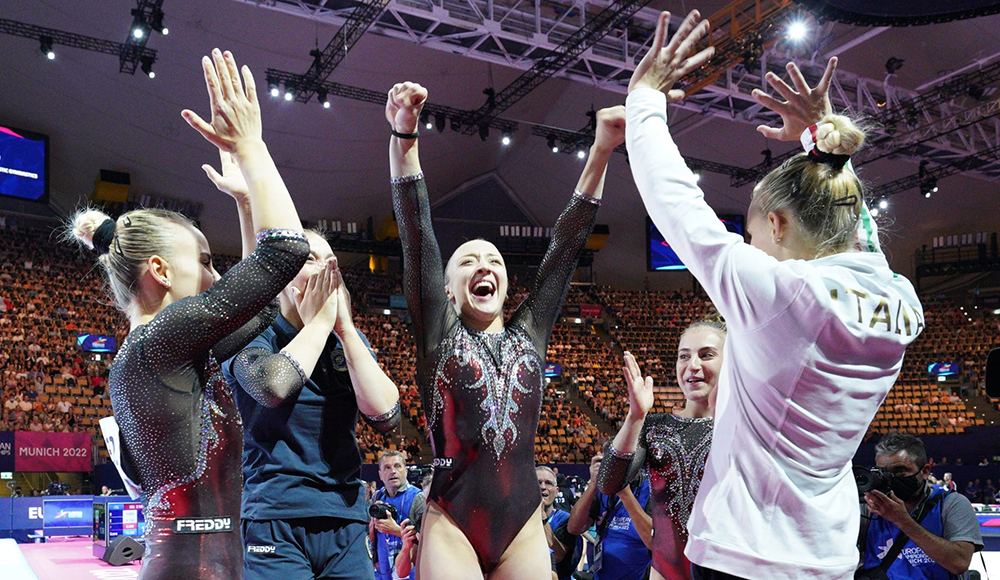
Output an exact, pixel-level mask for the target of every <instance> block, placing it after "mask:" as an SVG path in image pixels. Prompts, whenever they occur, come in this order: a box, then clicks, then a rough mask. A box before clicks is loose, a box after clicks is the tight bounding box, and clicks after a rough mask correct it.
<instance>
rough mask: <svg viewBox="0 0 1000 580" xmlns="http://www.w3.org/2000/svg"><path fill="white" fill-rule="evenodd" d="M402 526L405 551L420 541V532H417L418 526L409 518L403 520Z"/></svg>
mask: <svg viewBox="0 0 1000 580" xmlns="http://www.w3.org/2000/svg"><path fill="white" fill-rule="evenodd" d="M400 527H401V528H402V530H403V532H402V534H403V535H402V537H403V550H404V551H405V550H406V549H407V548H410V547H412V546H414V545H415V544H417V543H418V542H419V541H420V534H419V533H417V527H416V526H414V525H413V524H411V523H410V520H409V518H407V519H405V520H403V523H402V524H400Z"/></svg>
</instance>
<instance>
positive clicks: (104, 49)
mask: <svg viewBox="0 0 1000 580" xmlns="http://www.w3.org/2000/svg"><path fill="white" fill-rule="evenodd" d="M0 33H2V34H10V35H12V36H20V37H22V38H31V39H33V40H35V41H36V42H37V41H38V39H39V38H42V37H45V38H46V40H48V41H50V42H51V44H52V45H59V46H68V47H70V48H79V49H82V50H89V51H91V52H99V53H101V54H110V55H113V56H117V57H121V56H122V55H123V54H126V53H130V54H131V52H130V51H134V52H135V55H136V62H139V59H141V58H144V57H145V58H151V59H153V60H155V59H156V51H155V50H152V49H150V48H145V47H142V48H141V49H140V48H129V47H128V46H127V45H126V44H124V43H121V42H114V41H112V40H104V39H103V38H95V37H93V36H86V35H83V34H76V33H74V32H64V31H62V30H56V29H55V28H46V27H44V26H35V25H34V24H26V23H24V22H17V21H14V20H7V19H5V18H0ZM121 72H127V73H129V74H134V73H135V69H134V68H133V69H132V70H122V71H121Z"/></svg>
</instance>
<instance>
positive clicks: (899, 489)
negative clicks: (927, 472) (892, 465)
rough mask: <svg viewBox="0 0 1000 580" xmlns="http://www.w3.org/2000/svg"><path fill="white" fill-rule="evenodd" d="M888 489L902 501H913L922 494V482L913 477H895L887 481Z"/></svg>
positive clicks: (915, 476)
mask: <svg viewBox="0 0 1000 580" xmlns="http://www.w3.org/2000/svg"><path fill="white" fill-rule="evenodd" d="M889 489H891V490H892V493H894V494H896V497H898V498H899V499H901V500H903V501H913V500H915V499H917V498H919V497H920V494H922V493H923V492H924V480H923V479H920V478H918V477H917V475H916V474H914V475H905V476H898V475H895V476H893V477H892V479H890V480H889Z"/></svg>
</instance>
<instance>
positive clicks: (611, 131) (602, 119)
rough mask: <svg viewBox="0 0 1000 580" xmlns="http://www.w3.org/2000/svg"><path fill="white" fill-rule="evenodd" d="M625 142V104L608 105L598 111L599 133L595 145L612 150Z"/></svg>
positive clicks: (595, 138)
mask: <svg viewBox="0 0 1000 580" xmlns="http://www.w3.org/2000/svg"><path fill="white" fill-rule="evenodd" d="M624 142H625V106H624V105H618V106H617V107H608V108H607V109H601V110H600V111H597V134H596V135H595V137H594V146H595V147H597V148H598V149H605V150H608V151H610V150H612V149H614V148H615V147H618V146H619V145H621V144H622V143H624Z"/></svg>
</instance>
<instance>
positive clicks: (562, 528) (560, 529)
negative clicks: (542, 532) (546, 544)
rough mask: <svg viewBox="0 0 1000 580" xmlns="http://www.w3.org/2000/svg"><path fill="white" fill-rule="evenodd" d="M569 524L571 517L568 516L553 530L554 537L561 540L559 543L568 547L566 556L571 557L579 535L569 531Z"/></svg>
mask: <svg viewBox="0 0 1000 580" xmlns="http://www.w3.org/2000/svg"><path fill="white" fill-rule="evenodd" d="M568 524H569V518H566V520H565V521H563V523H561V524H559V525H558V526H556V529H554V530H552V537H554V538H555V539H557V540H559V543H560V544H562V545H563V546H564V547H565V548H566V556H567V557H569V556H570V555H572V554H573V546H574V544H575V543H576V538H577V536H574V535H573V534H571V533H569V529H568V528H567V525H568Z"/></svg>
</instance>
